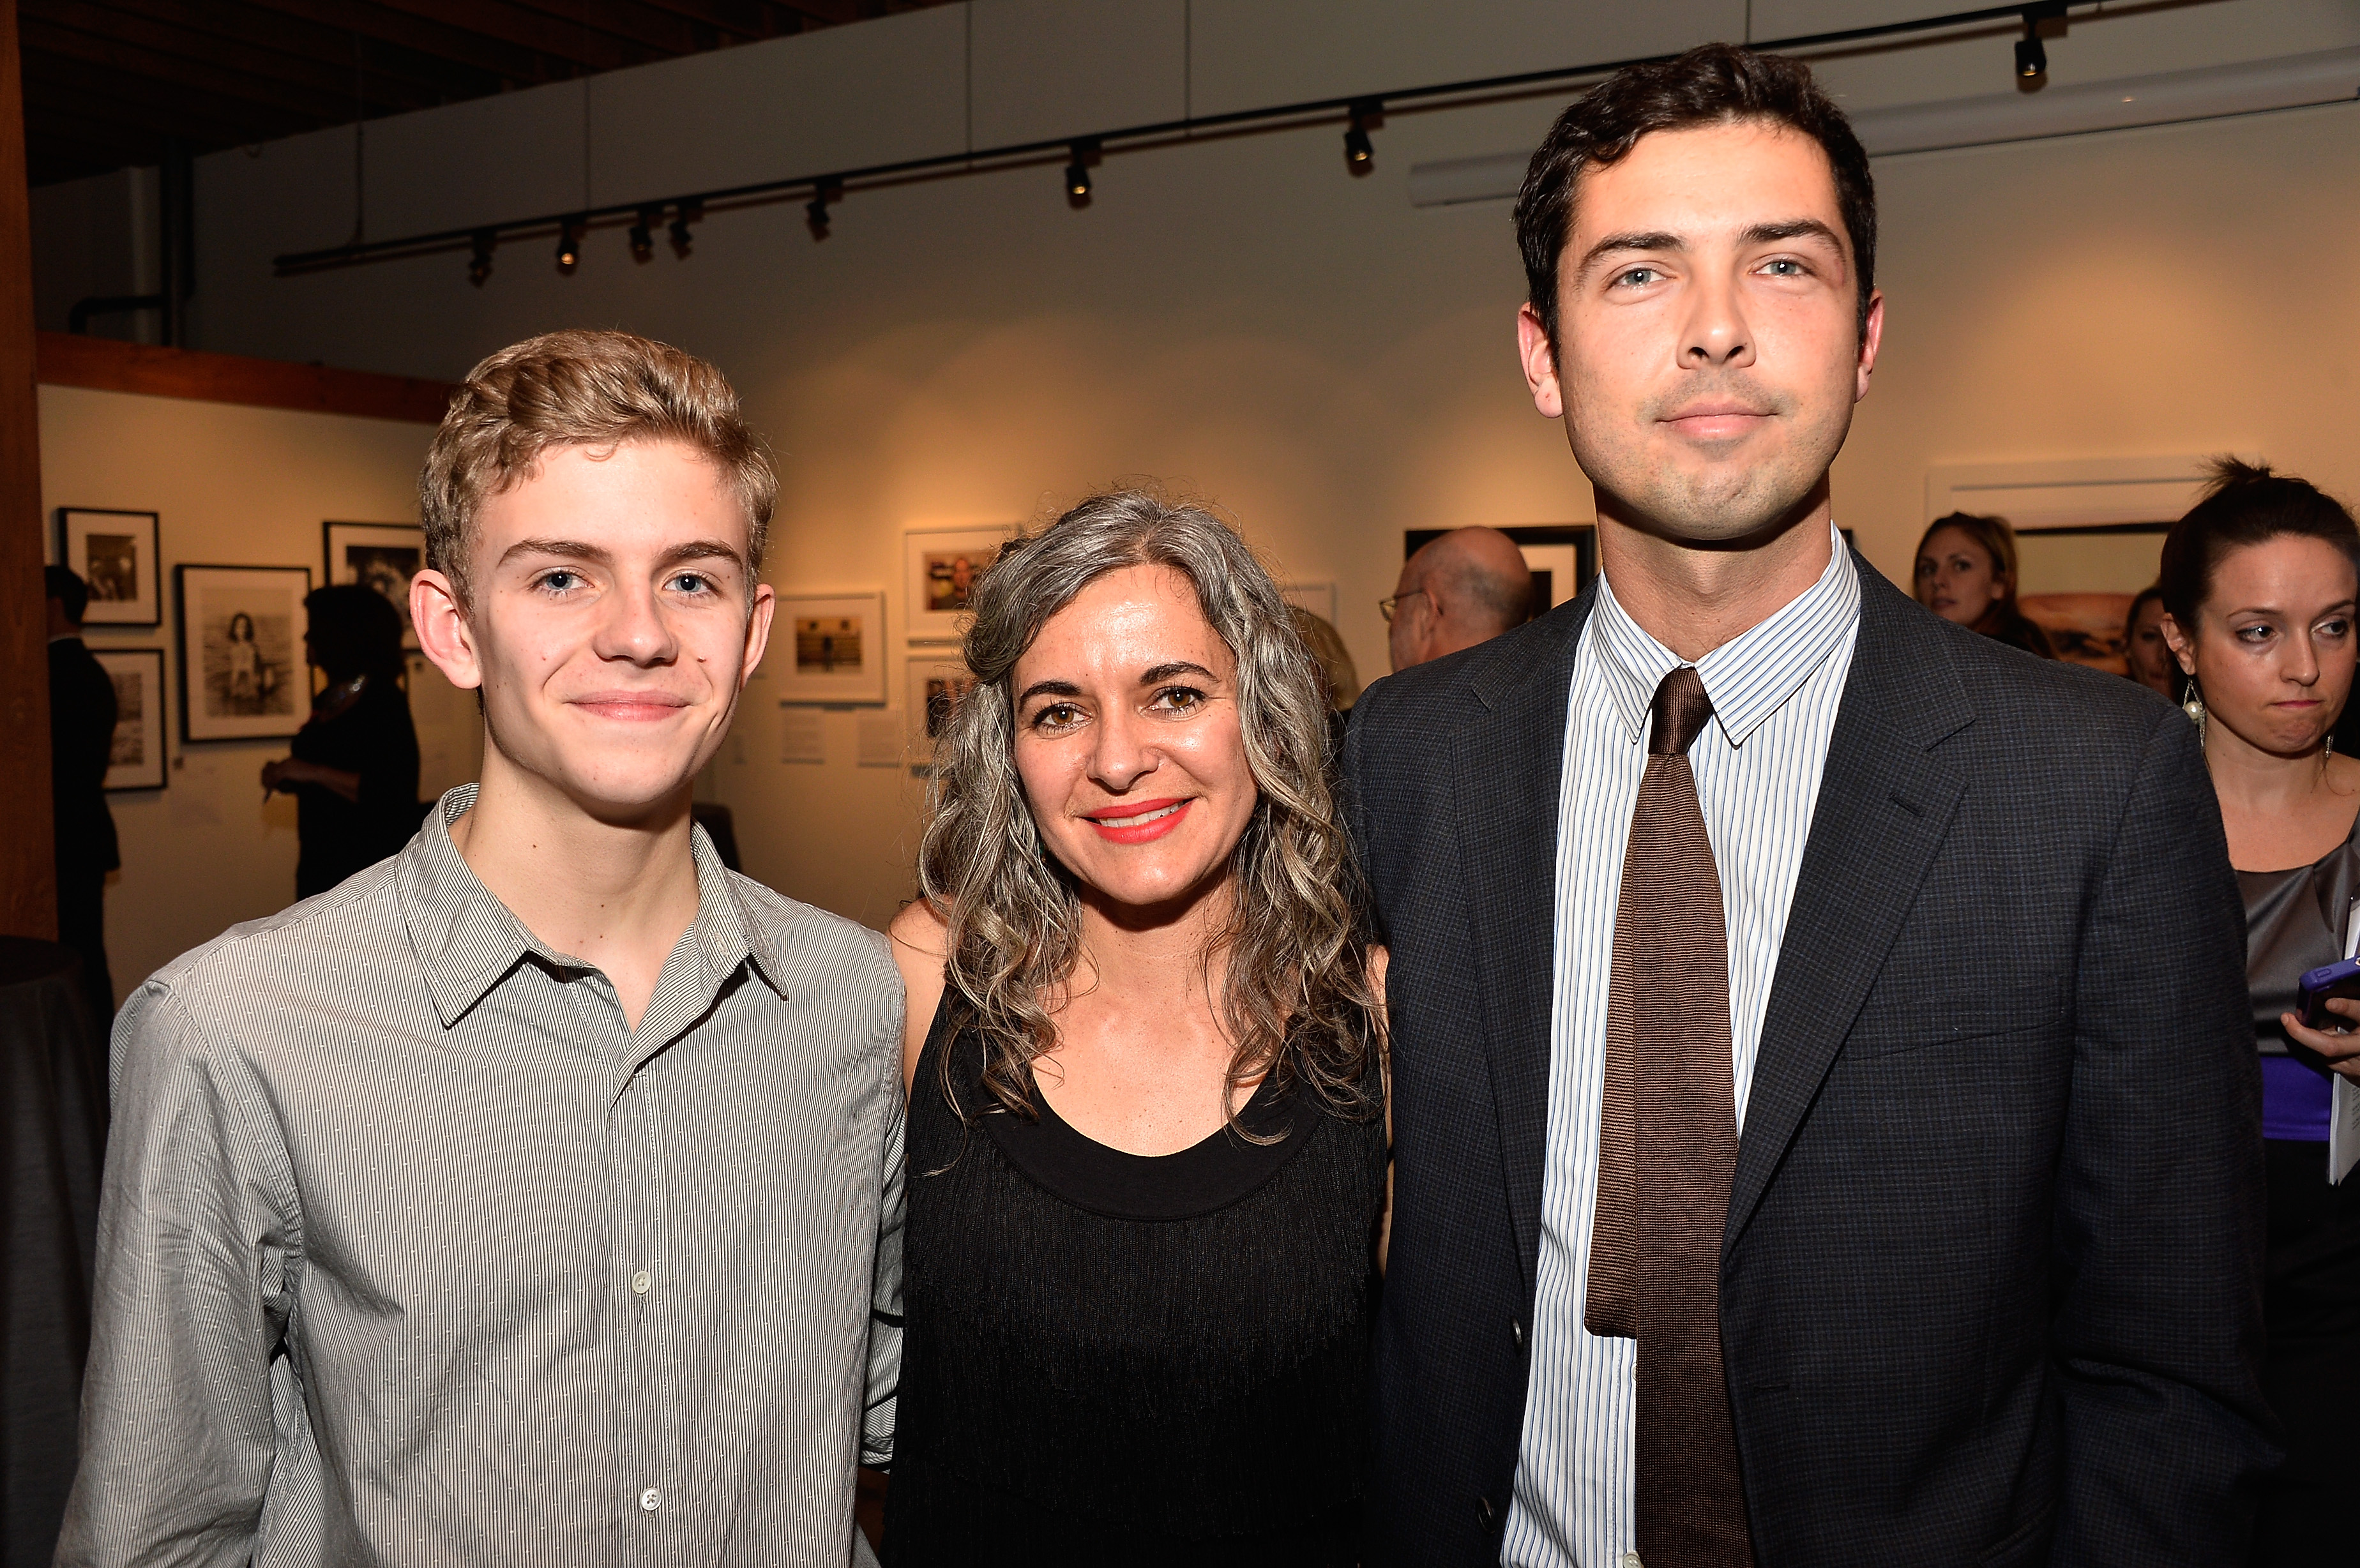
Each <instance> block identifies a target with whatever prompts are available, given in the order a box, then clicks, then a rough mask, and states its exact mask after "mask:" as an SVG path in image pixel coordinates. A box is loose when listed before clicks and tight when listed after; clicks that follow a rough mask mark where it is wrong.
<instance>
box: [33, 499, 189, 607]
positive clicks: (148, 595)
mask: <svg viewBox="0 0 2360 1568" xmlns="http://www.w3.org/2000/svg"><path fill="white" fill-rule="evenodd" d="M58 561H59V562H60V564H61V565H64V566H67V567H70V568H71V569H72V570H73V571H74V572H76V573H78V574H79V575H80V576H81V578H82V581H83V582H84V583H89V584H90V609H89V611H88V613H87V614H85V615H83V617H82V624H83V625H84V626H162V625H163V624H164V593H163V589H162V586H161V583H162V569H161V568H160V567H159V566H158V564H157V558H156V514H155V513H153V512H110V511H104V510H101V509H99V508H97V507H93V506H60V507H59V508H58Z"/></svg>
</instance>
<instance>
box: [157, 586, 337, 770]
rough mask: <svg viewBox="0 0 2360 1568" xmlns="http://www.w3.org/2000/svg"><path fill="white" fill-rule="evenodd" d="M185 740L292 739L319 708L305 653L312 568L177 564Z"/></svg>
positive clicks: (182, 734)
mask: <svg viewBox="0 0 2360 1568" xmlns="http://www.w3.org/2000/svg"><path fill="white" fill-rule="evenodd" d="M172 585H173V595H172V596H173V599H174V602H175V608H176V611H177V615H178V621H179V626H178V632H179V643H180V659H179V663H180V739H181V740H182V741H184V742H188V743H196V742H201V741H215V740H285V739H287V738H288V737H290V736H291V735H294V733H295V732H296V731H297V730H299V729H300V728H301V727H302V725H303V721H304V719H305V718H306V717H307V716H308V715H309V713H310V712H311V673H310V667H309V666H308V665H307V664H306V662H305V660H304V657H303V633H304V613H303V601H304V599H305V597H306V596H308V595H309V594H310V593H311V568H310V567H308V566H213V565H203V564H183V565H180V566H176V567H174V568H173V569H172Z"/></svg>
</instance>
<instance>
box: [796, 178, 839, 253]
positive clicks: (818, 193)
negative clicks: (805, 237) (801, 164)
mask: <svg viewBox="0 0 2360 1568" xmlns="http://www.w3.org/2000/svg"><path fill="white" fill-rule="evenodd" d="M842 200H844V181H843V180H838V179H836V177H835V176H834V175H830V176H828V177H827V178H826V179H825V180H816V181H814V183H813V185H812V198H811V200H810V201H806V202H804V203H803V221H804V222H805V223H809V224H810V225H811V232H812V238H814V239H815V240H824V239H825V238H827V204H828V203H829V202H830V201H842Z"/></svg>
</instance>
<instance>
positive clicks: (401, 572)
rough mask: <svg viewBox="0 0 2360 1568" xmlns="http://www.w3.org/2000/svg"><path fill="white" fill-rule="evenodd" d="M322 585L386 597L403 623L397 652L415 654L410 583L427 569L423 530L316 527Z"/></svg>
mask: <svg viewBox="0 0 2360 1568" xmlns="http://www.w3.org/2000/svg"><path fill="white" fill-rule="evenodd" d="M320 539H321V555H322V559H323V560H324V561H325V562H326V564H327V569H328V571H327V575H326V576H325V577H323V578H322V579H321V581H322V582H323V583H328V584H329V585H330V586H332V587H333V585H335V584H337V583H362V584H364V585H365V586H367V587H370V588H374V589H376V590H377V592H378V593H381V594H383V595H385V597H386V599H387V600H388V602H390V603H391V604H392V605H393V608H394V613H395V614H396V615H399V616H400V617H401V646H402V647H403V648H405V649H407V650H409V651H410V652H412V653H415V652H416V651H417V650H418V628H417V627H415V626H411V625H410V579H411V578H412V577H415V576H417V575H418V572H419V570H420V568H421V567H423V566H424V565H425V564H426V530H425V529H424V528H421V527H419V526H418V525H417V524H415V523H339V522H333V521H332V522H325V523H322V524H321V525H320Z"/></svg>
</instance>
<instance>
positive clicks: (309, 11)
mask: <svg viewBox="0 0 2360 1568" xmlns="http://www.w3.org/2000/svg"><path fill="white" fill-rule="evenodd" d="M245 4H246V5H250V6H253V7H255V8H257V9H259V10H264V11H268V12H271V13H273V14H275V15H278V16H290V17H293V18H295V19H297V20H299V21H303V22H309V23H311V24H313V25H314V26H317V27H329V28H333V29H334V30H336V31H339V32H342V33H344V36H345V37H346V38H350V37H351V36H352V35H353V34H354V33H358V34H360V35H361V36H362V37H363V38H370V39H373V40H375V41H376V42H378V43H387V44H395V45H398V46H399V47H400V48H402V49H411V50H414V51H416V52H417V53H419V54H421V55H425V56H428V57H429V58H431V59H434V60H448V61H450V62H451V63H453V64H454V65H465V66H469V67H472V68H473V69H475V70H477V71H488V72H490V73H491V74H492V75H493V76H495V77H497V78H498V79H499V80H501V81H502V82H513V83H515V84H517V85H519V86H530V85H532V84H534V83H537V82H562V81H563V80H565V79H566V78H567V77H569V76H570V75H572V74H573V72H572V71H571V70H570V69H569V68H570V67H571V66H573V65H574V63H575V62H574V61H571V60H560V59H558V58H556V57H554V56H552V55H547V54H541V53H539V52H537V51H535V50H533V49H519V48H518V47H517V46H516V45H514V44H512V43H508V42H507V41H506V40H504V39H501V38H491V37H488V36H486V34H484V33H482V32H478V31H475V30H474V29H472V28H469V27H453V26H451V25H449V24H447V23H444V22H438V21H433V20H431V19H429V18H427V17H423V16H413V15H411V14H410V12H408V11H405V10H399V9H396V8H394V7H392V6H389V5H366V4H362V3H360V0H245Z"/></svg>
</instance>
